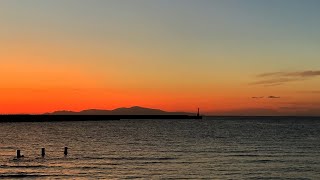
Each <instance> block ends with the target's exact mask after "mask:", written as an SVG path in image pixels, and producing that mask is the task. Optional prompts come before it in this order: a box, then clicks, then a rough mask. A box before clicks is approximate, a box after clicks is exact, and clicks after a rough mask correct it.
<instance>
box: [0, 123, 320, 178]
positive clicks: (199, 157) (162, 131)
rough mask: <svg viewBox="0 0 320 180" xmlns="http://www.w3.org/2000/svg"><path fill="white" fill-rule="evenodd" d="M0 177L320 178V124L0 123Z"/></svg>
mask: <svg viewBox="0 0 320 180" xmlns="http://www.w3.org/2000/svg"><path fill="white" fill-rule="evenodd" d="M66 146H67V147H69V155H68V156H64V155H63V150H64V147H66ZM42 147H44V148H46V154H47V155H46V157H44V158H42V157H41V156H40V152H41V148H42ZM17 149H20V150H21V152H22V154H23V155H24V156H25V157H24V158H21V159H20V160H15V154H16V150H17ZM0 178H8V179H12V178H19V179H20V178H31V179H33V178H39V179H136V178H138V179H139V178H140V179H320V118H319V119H317V118H312V119H311V118H282V117H273V118H244V117H242V118H236V117H233V118H226V117H224V118H223V117H211V118H210V117H207V118H205V119H203V120H120V121H104V122H45V123H36V122H32V123H0Z"/></svg>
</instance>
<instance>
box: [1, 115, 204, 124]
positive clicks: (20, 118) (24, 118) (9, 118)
mask: <svg viewBox="0 0 320 180" xmlns="http://www.w3.org/2000/svg"><path fill="white" fill-rule="evenodd" d="M121 119H202V116H189V115H0V123H2V122H55V121H57V122H61V121H109V120H121Z"/></svg>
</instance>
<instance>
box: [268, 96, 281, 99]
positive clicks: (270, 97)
mask: <svg viewBox="0 0 320 180" xmlns="http://www.w3.org/2000/svg"><path fill="white" fill-rule="evenodd" d="M268 98H269V99H279V98H280V97H279V96H269V97H268Z"/></svg>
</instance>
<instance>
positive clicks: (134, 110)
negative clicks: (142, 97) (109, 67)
mask: <svg viewBox="0 0 320 180" xmlns="http://www.w3.org/2000/svg"><path fill="white" fill-rule="evenodd" d="M46 115H195V113H187V112H167V111H163V110H160V109H151V108H145V107H139V106H133V107H130V108H125V107H123V108H117V109H114V110H102V109H88V110H83V111H80V112H75V111H64V110H63V111H55V112H52V113H46Z"/></svg>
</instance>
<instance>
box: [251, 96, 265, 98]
mask: <svg viewBox="0 0 320 180" xmlns="http://www.w3.org/2000/svg"><path fill="white" fill-rule="evenodd" d="M251 98H252V99H262V98H264V97H263V96H260V97H256V96H253V97H251Z"/></svg>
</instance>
